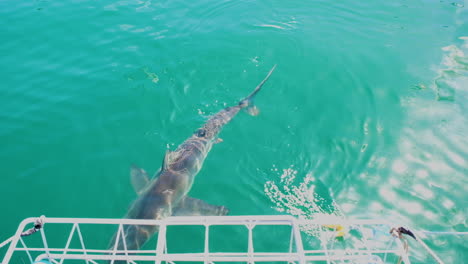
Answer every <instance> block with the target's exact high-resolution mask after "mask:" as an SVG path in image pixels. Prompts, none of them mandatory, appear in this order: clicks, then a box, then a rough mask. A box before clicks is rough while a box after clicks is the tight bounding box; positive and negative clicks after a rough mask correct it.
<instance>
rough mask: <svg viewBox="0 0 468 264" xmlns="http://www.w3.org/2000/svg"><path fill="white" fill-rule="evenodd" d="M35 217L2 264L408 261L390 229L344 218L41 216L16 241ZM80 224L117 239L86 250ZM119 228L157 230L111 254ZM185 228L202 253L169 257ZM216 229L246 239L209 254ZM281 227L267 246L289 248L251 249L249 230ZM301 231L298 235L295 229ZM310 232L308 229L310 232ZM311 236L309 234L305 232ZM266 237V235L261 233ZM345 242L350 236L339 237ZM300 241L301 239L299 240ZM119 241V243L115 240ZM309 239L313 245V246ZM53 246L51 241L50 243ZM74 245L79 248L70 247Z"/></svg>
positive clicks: (252, 240) (253, 237)
mask: <svg viewBox="0 0 468 264" xmlns="http://www.w3.org/2000/svg"><path fill="white" fill-rule="evenodd" d="M36 219H37V218H28V219H25V220H24V221H22V222H21V224H20V225H19V227H18V230H17V232H16V234H15V236H14V237H13V238H12V240H11V242H10V245H9V248H8V250H7V252H6V254H5V256H4V258H3V261H2V264H7V263H10V260H11V259H12V257H13V258H14V255H15V254H23V255H27V258H29V260H30V261H31V263H33V262H34V261H39V260H41V259H48V261H49V262H51V263H56V264H63V263H86V264H90V263H92V264H97V263H114V262H115V263H117V262H118V261H119V260H120V261H123V262H120V263H132V264H136V263H155V264H160V263H161V262H164V263H180V262H185V263H187V262H192V263H204V264H213V263H221V262H231V263H232V262H237V263H254V262H263V263H266V262H270V263H271V262H275V263H288V264H289V263H299V264H305V263H311V262H312V263H327V264H335V263H336V264H337V263H366V264H369V263H375V264H377V263H379V264H380V263H395V262H396V261H395V260H397V259H399V260H398V261H400V260H401V261H402V262H403V263H405V264H409V263H410V261H409V258H408V256H407V254H406V251H405V250H404V245H403V244H402V243H401V241H400V240H399V239H395V238H394V237H392V236H391V235H390V234H389V233H388V230H390V228H391V225H390V224H389V223H387V222H385V221H382V220H351V221H350V220H347V221H346V223H343V222H330V221H314V220H298V219H295V218H294V217H292V216H264V215H262V216H206V217H203V216H202V217H169V218H167V219H164V220H140V219H138V220H137V219H94V218H93V219H91V218H45V217H44V218H43V221H44V227H43V228H42V229H40V232H38V233H39V234H34V235H32V236H40V239H38V238H37V239H36V240H38V241H39V242H40V243H39V244H40V246H36V245H37V244H38V243H35V244H34V245H33V246H32V245H29V244H31V243H30V241H28V240H29V237H26V238H22V237H21V233H22V232H23V231H24V230H25V229H26V227H27V226H28V225H30V224H32V223H34V221H35V220H36ZM60 225H61V226H62V228H61V229H59V230H63V229H64V226H67V227H69V226H71V228H70V229H68V230H67V231H66V232H67V234H68V238H67V240H66V242H65V243H64V244H63V245H62V246H61V247H49V246H48V245H52V243H51V240H52V239H53V238H52V237H49V236H48V235H47V232H45V230H47V231H49V230H53V229H55V228H56V227H58V226H60ZM83 225H87V226H89V225H93V226H95V227H96V228H100V227H103V225H106V226H108V225H111V226H114V227H116V228H115V230H117V239H116V243H114V245H113V246H111V247H108V245H102V246H101V247H92V248H91V247H89V246H88V247H87V245H88V244H89V243H88V241H89V240H88V239H89V238H87V237H86V234H84V233H83V232H82V226H83ZM124 225H156V226H158V228H159V232H158V233H157V235H156V237H157V241H156V242H154V243H153V242H151V243H149V244H150V247H151V248H150V249H149V250H147V249H145V250H143V249H140V250H126V245H125V243H124V249H123V250H117V241H119V239H122V237H124V236H125V234H124V228H123V227H124ZM181 226H191V227H197V228H199V229H201V230H203V232H202V233H203V234H201V235H200V236H201V237H202V240H200V241H203V250H202V251H201V252H189V253H171V252H169V251H168V243H167V241H168V233H167V230H168V228H174V227H181ZM219 226H234V227H240V228H239V229H238V230H241V231H242V230H244V231H245V232H246V235H244V236H240V237H244V238H245V237H246V238H247V239H246V241H242V239H240V240H239V238H237V237H229V238H227V239H229V240H237V241H238V242H239V241H240V243H245V244H246V245H247V246H246V250H239V251H236V252H223V251H214V250H211V247H212V244H211V243H212V241H210V235H211V233H213V232H214V229H216V228H217V227H219ZM281 226H282V227H286V228H287V230H288V231H287V232H288V233H289V234H287V235H282V236H280V238H279V239H278V237H275V238H271V239H272V240H273V241H270V244H272V245H273V244H274V243H275V240H278V242H280V241H279V240H282V242H283V243H287V244H288V245H289V246H288V248H287V249H286V250H281V251H280V250H278V251H277V252H275V251H274V248H273V252H262V251H261V250H258V249H257V250H256V248H255V245H258V243H257V242H256V240H258V239H259V238H258V237H257V235H254V230H256V229H260V228H261V229H262V230H268V229H271V230H272V232H273V231H274V230H278V228H281ZM343 226H346V228H347V230H348V231H349V233H350V234H351V233H353V234H354V235H350V234H348V235H347V236H348V237H354V238H353V242H352V243H349V244H346V243H343V242H339V241H338V240H337V233H338V231H339V230H337V229H336V228H337V227H343ZM301 230H302V231H301ZM311 230H312V231H311ZM311 232H312V233H313V234H311ZM267 233H268V232H267ZM343 239H344V240H345V241H346V240H349V241H351V238H346V237H345V238H343ZM72 240H76V241H79V242H78V243H75V247H71V244H72V243H71V242H72ZM304 240H306V241H305V242H304ZM120 241H124V240H120ZM314 241H315V242H314ZM54 244H56V243H54ZM76 244H78V245H79V246H78V247H76Z"/></svg>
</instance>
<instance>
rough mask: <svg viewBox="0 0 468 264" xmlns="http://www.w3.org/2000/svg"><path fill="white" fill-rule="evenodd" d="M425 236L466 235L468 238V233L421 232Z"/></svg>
mask: <svg viewBox="0 0 468 264" xmlns="http://www.w3.org/2000/svg"><path fill="white" fill-rule="evenodd" d="M419 232H420V233H423V234H428V235H465V236H468V232H450V231H419Z"/></svg>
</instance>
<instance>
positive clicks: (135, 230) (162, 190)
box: [111, 66, 276, 250]
mask: <svg viewBox="0 0 468 264" xmlns="http://www.w3.org/2000/svg"><path fill="white" fill-rule="evenodd" d="M275 67H276V66H275ZM275 67H273V68H272V69H271V70H270V72H269V73H268V75H267V76H266V77H265V79H264V80H263V81H262V82H261V83H260V84H259V85H258V86H257V87H256V89H255V90H254V91H253V92H252V93H251V94H250V95H249V96H247V97H246V98H245V99H243V100H241V101H240V102H239V104H238V105H235V106H232V107H227V108H225V109H223V110H221V111H219V112H218V113H216V114H215V115H214V116H212V117H211V118H210V119H209V120H208V121H207V122H206V123H205V124H204V125H203V126H202V127H201V128H199V129H198V130H196V131H195V132H194V133H193V135H192V136H191V137H189V138H188V139H187V140H185V141H184V142H183V143H182V144H181V145H180V146H179V147H178V148H177V149H176V150H175V151H169V150H168V151H167V152H166V155H165V157H164V161H163V164H162V166H161V169H160V171H159V172H158V173H156V175H155V176H154V178H153V179H152V180H151V181H150V180H149V179H148V176H147V174H146V172H145V171H144V170H142V169H139V168H136V167H132V169H131V176H132V183H133V185H134V187H135V189H136V191H137V192H138V193H139V194H140V195H139V197H138V198H137V200H135V202H133V204H132V205H131V207H130V209H129V211H128V213H127V215H126V216H125V218H131V219H157V220H159V219H164V218H166V217H169V216H172V215H226V214H227V213H228V210H227V208H225V207H224V206H214V205H209V204H207V203H205V202H203V201H201V200H198V199H194V198H191V197H188V196H187V194H188V192H189V191H190V189H191V188H192V185H193V182H194V179H195V176H196V175H197V173H198V172H199V171H200V169H201V167H202V165H203V162H204V161H205V158H206V156H207V155H208V152H209V151H210V150H211V147H212V146H213V144H215V143H216V142H218V140H219V139H218V137H217V135H218V134H219V132H220V131H221V129H222V128H223V126H224V125H226V124H227V123H229V121H230V120H231V119H232V118H233V117H235V116H236V115H237V113H238V112H239V111H240V110H241V109H243V108H245V109H247V110H248V111H249V112H250V113H251V114H254V115H255V114H257V113H258V112H257V109H256V108H255V106H254V105H253V98H254V96H255V95H256V94H257V93H258V91H259V90H260V89H261V87H262V85H263V84H264V83H265V82H266V80H267V79H268V78H269V77H270V75H271V73H272V72H273V70H274V69H275ZM156 231H157V227H156V226H149V225H146V226H144V225H139V226H136V225H126V226H124V234H125V238H124V239H122V238H120V239H119V243H118V245H116V243H115V236H114V238H113V240H112V245H111V246H112V248H117V249H124V248H126V249H127V250H135V249H139V248H140V247H141V246H142V245H143V244H144V243H145V242H146V241H147V240H148V239H149V238H150V237H151V236H152V235H153V234H154V233H155V232H156ZM123 242H124V243H125V245H124V244H123Z"/></svg>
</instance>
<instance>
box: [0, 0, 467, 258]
mask: <svg viewBox="0 0 468 264" xmlns="http://www.w3.org/2000/svg"><path fill="white" fill-rule="evenodd" d="M467 5H468V3H467V2H466V1H462V0H450V1H446V0H440V1H439V0H425V1H423V0H392V1H349V0H342V1H324V0H317V1H296V0H292V1H280V0H274V1H273V0H272V1H266V0H261V1H245V0H239V1H207V0H195V1H187V0H185V1H178V0H176V1H154V0H146V1H144V0H139V1H137V0H135V1H133V0H126V1H84V0H83V1H51V0H30V1H25V0H20V1H13V0H2V1H0V78H1V84H0V146H1V148H0V160H1V167H0V170H1V180H0V212H1V219H0V223H1V225H0V241H3V240H5V239H7V238H8V237H9V236H11V235H13V234H14V232H15V230H16V228H17V225H18V224H19V223H20V221H21V220H22V219H24V218H26V217H30V216H39V215H46V216H50V217H96V218H121V217H123V216H124V215H125V213H126V211H127V208H128V206H129V205H130V203H131V202H132V201H133V200H134V199H135V198H136V194H135V192H134V190H133V188H132V186H131V184H130V179H129V168H130V166H131V165H132V164H136V165H138V166H141V167H142V168H144V169H146V170H147V171H148V172H149V173H150V174H153V173H154V172H155V171H157V170H158V169H159V167H160V165H161V162H162V159H163V155H164V152H165V150H166V149H167V148H170V149H175V148H176V147H177V146H178V145H179V144H180V143H181V142H183V141H184V140H185V139H186V138H187V137H189V136H190V135H191V133H192V132H193V131H195V129H196V128H198V127H200V126H201V125H202V124H203V122H204V121H205V120H207V118H208V117H209V116H210V115H212V114H214V113H216V112H217V111H218V110H220V109H222V108H223V107H226V106H230V105H234V104H236V103H237V102H238V100H239V99H241V98H243V97H244V96H246V95H247V94H248V93H250V92H251V91H252V89H253V88H254V87H255V86H256V85H257V84H258V83H259V82H260V81H261V80H262V79H263V78H264V76H265V75H266V73H267V72H268V71H269V69H270V68H271V67H272V66H273V65H274V64H277V65H278V66H277V69H276V71H275V72H274V73H273V75H272V76H271V78H270V80H269V81H268V82H267V83H266V84H265V86H264V88H263V90H262V91H261V93H259V94H258V96H257V98H256V104H257V106H258V108H259V109H260V112H261V113H260V115H258V116H256V117H252V116H249V115H247V114H246V113H240V114H239V115H238V116H237V117H236V118H235V119H234V120H233V121H232V122H231V123H229V124H228V125H227V126H226V127H225V129H224V130H223V131H222V132H221V134H220V137H221V138H222V139H223V142H221V143H219V144H216V145H215V146H214V147H213V149H212V151H211V153H210V154H209V156H208V158H207V159H206V162H205V164H204V166H203V168H202V170H201V171H200V173H199V174H198V176H197V178H196V180H195V183H194V185H193V188H192V190H191V192H190V196H192V197H196V198H199V199H203V200H205V201H207V202H208V203H212V204H218V205H224V206H226V207H228V208H229V209H230V214H231V215H251V214H255V215H257V214H259V215H270V214H292V215H294V216H296V217H298V218H303V219H314V218H316V217H319V216H323V215H334V216H339V217H345V218H383V219H387V220H391V221H393V222H395V223H399V224H402V225H408V226H412V227H415V228H417V229H420V230H432V231H449V232H453V231H467V230H468V220H467V218H468V137H467V135H468V103H467V102H468V7H467ZM234 235H235V234H234ZM103 240H106V239H103ZM426 241H427V243H428V245H429V246H430V247H431V248H432V249H433V250H434V251H435V252H437V253H438V254H439V255H440V256H441V258H443V259H444V260H445V261H446V263H466V261H467V259H468V242H467V241H468V240H467V238H466V236H465V237H461V236H428V237H427V238H426ZM187 247H190V245H187ZM0 252H1V251H0ZM413 261H414V263H430V259H429V258H428V257H427V256H419V257H417V258H415V259H414V260H413ZM20 263H21V262H20Z"/></svg>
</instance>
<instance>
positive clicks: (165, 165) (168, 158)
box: [161, 149, 173, 171]
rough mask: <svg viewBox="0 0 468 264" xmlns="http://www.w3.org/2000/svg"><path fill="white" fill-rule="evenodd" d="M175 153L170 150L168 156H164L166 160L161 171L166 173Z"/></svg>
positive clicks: (167, 150)
mask: <svg viewBox="0 0 468 264" xmlns="http://www.w3.org/2000/svg"><path fill="white" fill-rule="evenodd" d="M172 153H173V152H172V151H170V150H169V149H166V154H164V159H163V163H162V165H161V171H164V170H166V169H167V168H168V166H169V164H171V156H172V155H171V154H172Z"/></svg>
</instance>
